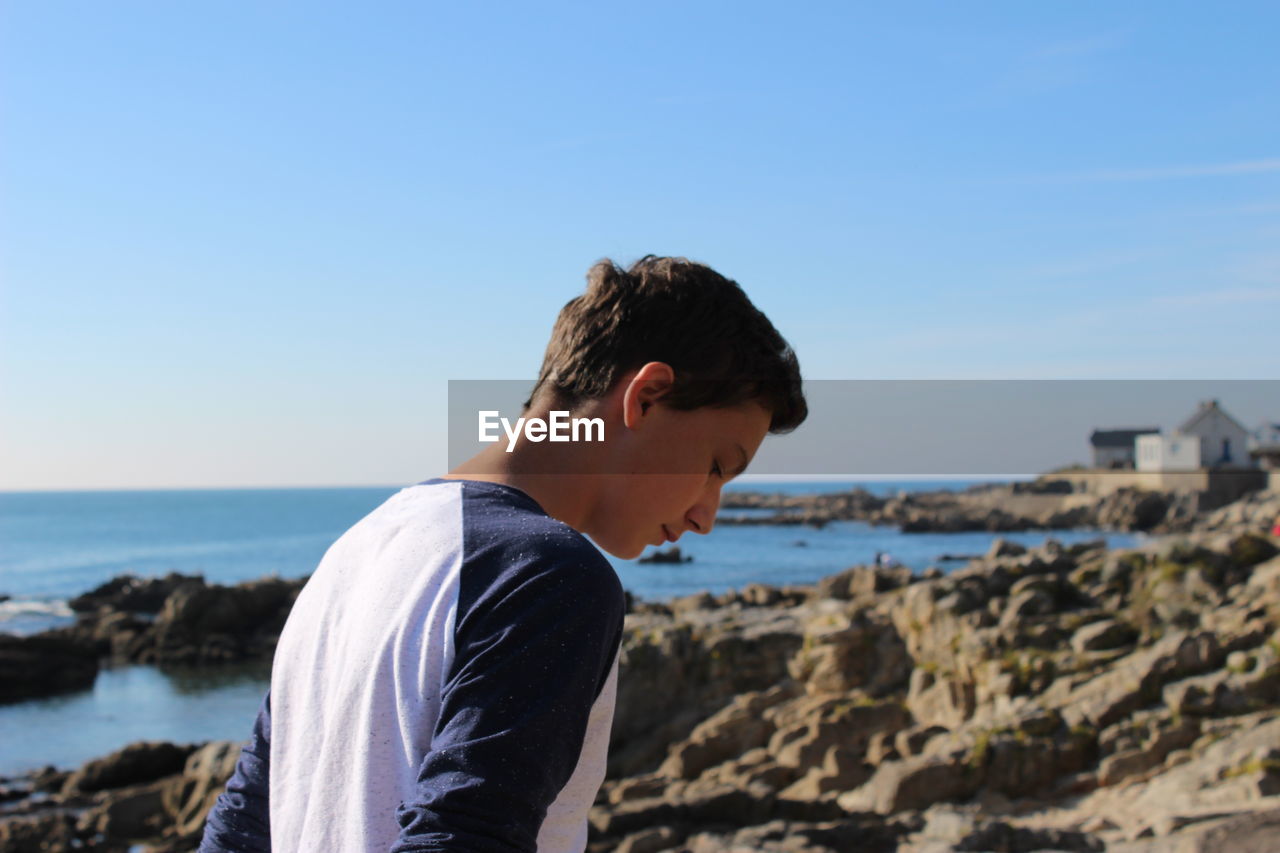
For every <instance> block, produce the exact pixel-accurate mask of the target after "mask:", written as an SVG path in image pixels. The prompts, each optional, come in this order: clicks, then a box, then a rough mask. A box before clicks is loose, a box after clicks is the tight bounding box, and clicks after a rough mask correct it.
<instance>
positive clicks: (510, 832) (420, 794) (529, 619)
mask: <svg viewBox="0 0 1280 853" xmlns="http://www.w3.org/2000/svg"><path fill="white" fill-rule="evenodd" d="M592 556H593V557H594V559H593V560H591V561H588V562H587V563H586V564H585V565H583V564H577V563H575V562H565V563H561V564H559V565H550V564H548V563H547V562H546V561H543V560H535V561H534V562H532V563H530V564H528V565H525V566H521V567H518V568H517V569H515V570H512V571H503V572H502V573H501V575H500V577H498V578H497V579H496V580H495V581H493V582H492V583H491V582H490V581H491V579H486V578H484V577H483V572H477V574H478V575H480V577H479V578H477V579H473V581H472V583H471V588H470V589H469V588H468V583H467V581H466V580H465V579H464V583H463V585H462V588H461V592H460V594H459V602H458V610H457V623H456V625H457V627H456V629H455V632H454V637H455V656H454V661H453V666H452V668H451V669H450V672H449V676H448V679H447V681H446V684H445V689H444V693H443V695H442V701H441V708H440V718H439V721H438V723H437V725H436V729H435V732H434V734H433V737H432V744H431V750H430V752H429V753H428V754H427V756H426V758H425V759H424V760H423V762H422V765H421V767H420V769H419V774H418V784H417V788H416V791H415V795H414V797H413V798H411V799H410V800H409V801H406V802H405V803H403V804H402V805H401V807H400V809H399V811H398V813H397V819H398V821H399V823H400V827H401V831H400V836H399V838H398V839H397V841H396V843H395V845H394V846H393V847H392V853H412V851H427V850H446V849H447V850H467V851H486V853H489V852H490V851H493V853H498V851H501V853H509V851H533V850H534V849H535V848H536V844H537V837H538V831H539V829H540V827H541V824H542V822H543V820H544V818H545V816H546V812H547V808H548V807H549V806H550V805H551V803H552V802H554V801H555V799H556V797H557V795H558V794H559V793H560V790H561V789H562V788H563V787H564V785H565V782H567V781H568V779H569V777H570V776H571V775H572V774H573V771H574V769H575V767H576V766H577V763H578V759H579V755H580V754H581V752H582V746H583V740H584V735H585V734H586V730H587V720H588V716H589V714H590V712H591V708H592V705H593V704H594V703H595V701H596V698H597V697H598V696H599V694H600V691H601V689H602V688H603V686H604V684H605V681H606V680H607V678H608V676H609V673H610V670H611V668H612V664H613V660H614V657H615V656H616V654H617V649H618V643H619V641H620V639H621V634H622V619H623V611H624V607H623V598H622V589H621V586H620V585H619V583H618V580H617V576H616V575H614V574H613V570H612V568H611V567H610V566H608V564H607V563H605V562H604V560H603V558H601V557H600V556H599V555H598V553H597V554H594V555H592ZM592 793H593V794H594V792H592Z"/></svg>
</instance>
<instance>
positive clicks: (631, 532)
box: [591, 394, 772, 560]
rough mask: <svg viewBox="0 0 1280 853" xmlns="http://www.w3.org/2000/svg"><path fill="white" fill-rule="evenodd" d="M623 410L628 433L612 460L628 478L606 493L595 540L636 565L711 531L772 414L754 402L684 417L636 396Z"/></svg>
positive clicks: (616, 481) (697, 411) (612, 479)
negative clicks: (684, 538) (686, 537)
mask: <svg viewBox="0 0 1280 853" xmlns="http://www.w3.org/2000/svg"><path fill="white" fill-rule="evenodd" d="M630 396H631V395H630V394H628V395H627V397H628V398H630ZM624 407H625V408H626V409H627V411H626V416H625V420H626V426H627V427H628V428H627V429H626V430H625V431H624V436H623V440H622V441H620V442H619V444H618V445H617V447H616V450H615V453H616V456H615V458H614V460H613V465H614V466H616V467H614V468H613V470H616V471H619V472H621V473H619V474H618V475H617V476H614V477H610V478H609V482H608V484H607V485H606V486H604V487H603V489H602V492H603V499H602V500H601V502H600V504H599V505H598V508H597V509H598V511H597V513H596V518H595V523H594V524H593V525H592V528H593V529H592V530H591V534H592V538H593V539H595V541H596V543H597V544H598V545H599V546H600V547H601V548H603V549H605V550H606V551H608V552H609V553H611V554H613V555H614V556H616V557H619V558H621V559H626V560H630V559H633V558H635V557H638V556H639V555H640V554H641V553H642V552H643V551H644V549H645V546H647V545H654V546H657V545H664V544H666V543H667V542H671V541H675V540H676V539H678V538H679V537H680V536H681V535H683V534H684V533H685V532H686V531H693V532H695V533H703V534H705V533H709V532H710V531H711V528H712V526H713V525H714V524H715V517H716V511H717V510H718V509H719V506H720V490H721V489H722V488H723V487H724V484H725V483H727V482H728V481H729V480H731V479H732V478H733V477H736V476H737V475H738V474H740V473H742V471H743V470H744V469H745V468H746V467H747V465H748V463H750V461H751V459H752V458H754V456H755V454H756V451H757V450H758V449H759V447H760V443H761V442H762V441H764V437H765V435H767V434H768V431H769V423H770V421H771V420H772V415H771V413H770V412H769V411H768V410H767V409H765V408H764V407H763V406H761V405H760V404H758V403H756V402H754V401H749V402H746V403H742V404H739V405H737V406H734V407H732V408H709V407H704V408H700V409H694V410H692V411H677V410H675V409H671V408H669V407H667V406H664V405H663V404H662V403H661V402H656V403H655V402H646V401H645V400H644V399H643V397H642V396H641V395H637V397H636V398H635V399H626V401H625V402H624Z"/></svg>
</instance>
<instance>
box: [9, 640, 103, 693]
mask: <svg viewBox="0 0 1280 853" xmlns="http://www.w3.org/2000/svg"><path fill="white" fill-rule="evenodd" d="M97 677H98V655H97V653H96V652H95V651H94V649H93V648H92V647H91V646H88V645H86V644H85V643H83V642H81V641H79V640H77V639H75V638H73V637H71V636H69V635H68V634H66V633H65V632H55V631H46V632H45V633H43V634H37V635H35V636H33V637H15V636H13V635H12V634H0V702H20V701H22V700H24V699H34V698H37V697H40V696H51V695H54V694H57V693H65V692H67V691H71V690H85V689H87V688H89V687H92V686H93V682H94V680H95V679H96V678H97Z"/></svg>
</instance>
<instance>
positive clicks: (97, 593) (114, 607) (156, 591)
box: [68, 572, 205, 614]
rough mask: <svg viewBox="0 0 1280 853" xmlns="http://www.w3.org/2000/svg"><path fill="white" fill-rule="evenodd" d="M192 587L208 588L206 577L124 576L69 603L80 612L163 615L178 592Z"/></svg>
mask: <svg viewBox="0 0 1280 853" xmlns="http://www.w3.org/2000/svg"><path fill="white" fill-rule="evenodd" d="M187 584H191V585H194V586H196V587H201V586H204V584H205V581H204V576H203V575H182V574H178V573H176V572H170V573H169V574H167V575H165V576H164V577H162V578H139V577H135V576H134V575H120V576H119V577H115V578H112V579H111V580H109V581H107V582H106V583H104V584H102V585H101V586H99V587H96V588H95V589H93V590H90V591H89V592H86V593H84V594H83V595H78V596H76V597H75V598H73V599H71V601H69V602H68V606H70V607H71V609H72V610H75V611H76V612H78V613H91V612H93V611H95V610H109V611H125V612H131V613H153V614H154V613H159V612H160V610H161V608H162V607H164V602H165V599H167V598H168V597H169V596H170V595H171V594H172V593H173V592H174V590H176V589H178V588H179V587H182V586H184V585H187Z"/></svg>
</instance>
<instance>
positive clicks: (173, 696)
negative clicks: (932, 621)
mask: <svg viewBox="0 0 1280 853" xmlns="http://www.w3.org/2000/svg"><path fill="white" fill-rule="evenodd" d="M974 484H975V482H974V481H966V480H875V481H869V482H851V481H835V480H821V481H795V482H767V483H749V482H743V483H731V484H730V485H729V486H727V487H726V491H727V492H732V491H761V492H781V493H786V494H806V493H815V492H836V491H847V490H849V489H851V488H864V489H866V490H867V491H870V492H872V493H874V494H879V495H886V496H888V495H895V494H899V493H903V492H913V491H933V490H937V489H950V490H962V489H965V488H968V487H969V486H971V485H974ZM400 488H402V487H400V486H396V487H385V488H378V487H368V488H307V489H199V490H194V489H193V490H164V491H160V490H157V491H83V492H0V597H3V596H8V597H9V598H8V600H5V601H0V632H7V633H11V634H19V635H29V634H32V633H36V632H38V631H42V630H45V629H48V628H51V627H57V626H60V625H66V624H70V623H71V622H72V621H74V614H73V613H72V611H71V610H70V608H69V607H68V606H67V601H68V600H69V599H70V598H72V597H74V596H76V595H78V594H80V593H83V592H87V591H88V590H90V589H93V588H94V587H96V586H98V585H100V584H102V583H104V582H106V581H108V580H110V579H111V578H113V577H116V576H117V575H121V574H125V573H129V574H133V575H136V576H139V577H148V576H158V575H163V574H166V573H168V572H180V573H182V574H198V575H203V576H204V578H205V579H206V580H207V581H209V582H211V583H222V584H234V583H238V582H240V581H245V580H252V579H256V578H261V577H266V576H278V577H282V578H298V577H303V576H306V575H308V574H310V573H311V572H312V571H313V570H314V569H315V567H316V564H317V563H318V562H319V560H320V558H321V557H322V556H323V555H324V552H325V551H326V550H327V549H328V548H329V546H330V545H332V544H333V542H334V541H335V540H336V539H337V538H338V537H339V536H341V535H342V533H343V532H344V531H346V530H347V529H348V528H349V527H351V525H352V524H354V523H355V522H357V521H358V520H360V519H361V518H363V517H364V516H365V515H367V514H368V513H369V512H371V511H372V510H374V509H375V508H376V507H378V506H379V505H380V504H381V503H382V502H383V501H385V500H386V499H387V498H389V497H391V496H392V495H393V494H395V493H396V492H397V491H399V490H400ZM722 512H723V513H725V514H741V513H743V511H742V510H733V509H724V510H722ZM1000 535H1002V536H1003V537H1004V538H1006V539H1009V540H1012V541H1015V542H1019V543H1022V544H1025V545H1038V544H1041V543H1042V542H1044V540H1045V539H1046V538H1049V537H1052V538H1054V539H1057V540H1058V541H1060V542H1062V543H1064V544H1071V543H1073V542H1079V541H1084V540H1090V539H1099V538H1103V539H1106V540H1107V543H1108V545H1109V546H1110V547H1129V546H1132V545H1134V544H1138V543H1139V542H1141V541H1142V536H1141V535H1140V534H1128V533H1116V532H1101V531H1092V530H1062V531H1035V532H1027V533H1005V534H1000ZM993 538H994V535H993V534H989V533H913V534H903V533H900V532H898V531H897V529H896V528H889V527H873V526H871V525H868V524H864V523H861V522H835V523H831V524H828V525H826V526H824V527H822V528H820V529H818V528H813V527H792V526H785V527H781V526H768V525H760V526H754V525H728V524H724V525H716V526H715V528H714V529H713V530H712V531H711V532H710V533H708V534H707V535H705V536H694V535H686V536H684V537H683V538H682V539H681V540H680V548H681V551H682V553H683V554H684V555H686V556H688V557H692V560H691V561H689V562H684V563H679V564H675V563H641V562H639V561H638V560H619V559H616V558H613V557H609V559H610V561H611V562H612V563H613V566H614V568H615V569H616V570H617V572H618V576H619V577H620V578H621V580H622V583H623V586H624V587H625V588H626V589H627V590H629V591H630V592H631V593H632V594H633V595H634V596H636V597H638V598H641V599H645V600H665V599H669V598H672V597H675V596H681V595H689V594H692V593H696V592H701V591H703V590H706V591H708V592H711V593H713V594H719V593H722V592H725V591H727V590H730V589H739V588H741V587H743V586H745V585H746V584H749V583H755V582H759V583H767V584H773V585H779V586H781V585H786V584H799V583H812V582H814V581H816V580H818V579H820V578H823V577H825V576H827V575H830V574H833V573H835V572H838V571H841V570H843V569H846V568H848V567H850V566H853V565H858V564H867V563H870V562H872V561H873V559H874V558H875V556H876V554H877V553H887V554H889V555H890V557H891V558H892V559H893V561H894V562H896V563H900V564H902V565H905V566H909V567H911V568H913V569H916V570H923V569H925V568H926V567H928V566H932V565H937V566H940V567H941V568H942V569H943V570H944V571H946V570H948V569H949V568H954V567H958V566H961V565H963V562H945V561H940V558H941V557H942V556H944V555H958V554H959V555H963V554H980V553H984V552H985V551H986V550H987V548H988V547H989V546H990V544H991V541H992V539H993ZM606 556H608V555H606ZM269 683H270V666H269V664H266V663H263V664H250V665H236V666H219V667H200V668H170V667H165V668H158V667H154V666H120V667H114V668H107V669H104V670H102V671H101V672H100V673H99V675H98V678H97V680H96V681H95V683H94V685H93V687H92V689H87V690H84V691H81V692H78V693H69V694H64V695H61V696H57V697H51V698H45V699H37V700H31V701H27V702H19V703H14V704H6V705H0V778H3V777H8V776H14V775H18V774H22V773H25V772H29V771H31V770H34V769H38V768H40V767H44V766H47V765H53V766H55V767H59V768H64V769H66V768H72V767H75V766H79V765H80V764H82V763H83V762H85V761H87V760H89V759H91V758H95V757H98V756H101V755H105V754H107V753H109V752H112V751H114V750H116V749H119V748H120V747H122V746H124V745H126V744H128V743H131V742H134V741H138V740H169V741H174V742H177V743H197V742H203V741H208V740H221V739H229V740H243V739H245V738H246V737H247V736H248V733H249V730H250V728H251V726H252V723H253V718H254V715H255V713H256V711H257V708H258V706H259V704H260V703H261V701H262V696H263V694H264V693H265V691H266V689H267V686H268V685H269Z"/></svg>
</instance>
